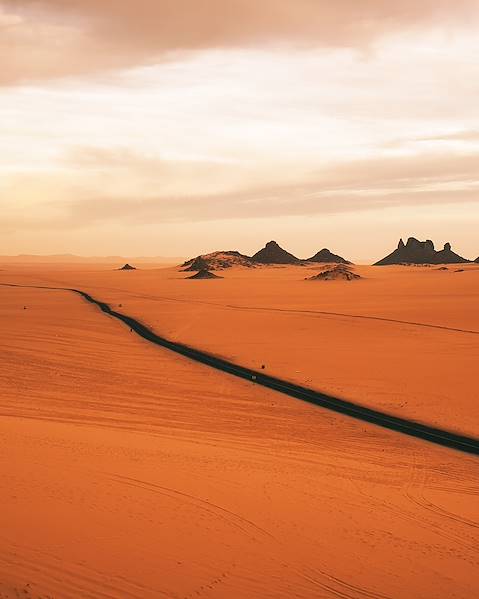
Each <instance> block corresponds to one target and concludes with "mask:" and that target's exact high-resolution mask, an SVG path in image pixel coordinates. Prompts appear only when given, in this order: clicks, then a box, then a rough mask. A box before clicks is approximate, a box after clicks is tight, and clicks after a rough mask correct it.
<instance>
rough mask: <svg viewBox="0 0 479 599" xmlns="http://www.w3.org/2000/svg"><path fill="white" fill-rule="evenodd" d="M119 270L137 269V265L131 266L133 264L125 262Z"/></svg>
mask: <svg viewBox="0 0 479 599" xmlns="http://www.w3.org/2000/svg"><path fill="white" fill-rule="evenodd" d="M118 270H136V267H135V266H131V264H124V265H123V266H122V267H121V268H119V269H118Z"/></svg>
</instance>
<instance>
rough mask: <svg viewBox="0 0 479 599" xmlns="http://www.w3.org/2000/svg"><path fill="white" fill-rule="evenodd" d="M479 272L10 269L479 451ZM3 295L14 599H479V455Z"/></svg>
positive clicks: (106, 321)
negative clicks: (327, 277)
mask: <svg viewBox="0 0 479 599" xmlns="http://www.w3.org/2000/svg"><path fill="white" fill-rule="evenodd" d="M119 266H121V264H118V265H117V267H119ZM461 268H463V269H464V270H463V272H455V271H454V269H451V268H450V269H449V270H447V271H440V270H438V269H436V268H420V267H382V268H380V267H378V268H374V267H354V270H355V272H357V273H358V274H361V276H362V279H361V280H357V281H318V282H311V281H305V280H304V278H305V277H308V276H312V275H314V274H315V273H317V272H319V269H320V267H318V266H315V267H300V266H287V267H274V268H273V267H260V268H257V269H242V268H233V269H228V270H225V271H220V272H219V273H218V274H221V276H223V277H224V278H223V279H221V280H204V281H202V280H199V281H198V280H197V281H195V280H187V279H186V277H187V276H189V274H191V273H183V272H180V271H179V270H178V269H177V268H162V269H146V268H142V269H139V270H136V271H129V272H125V271H118V270H113V269H112V268H111V267H109V266H104V267H100V266H98V265H83V266H82V265H75V266H71V267H68V266H67V265H61V266H52V265H45V266H43V267H42V266H38V265H35V266H17V265H6V266H2V272H0V282H3V283H15V284H20V285H35V284H38V285H47V286H53V287H61V286H68V287H76V288H79V289H83V290H85V291H88V292H90V293H92V295H94V296H95V297H96V298H97V299H101V300H104V301H107V302H109V303H111V304H112V305H114V306H115V307H116V308H115V309H117V310H119V311H124V312H125V313H127V314H130V315H133V316H135V317H137V318H138V319H140V320H142V321H143V322H145V323H147V324H149V325H150V326H151V327H152V328H153V329H154V330H155V331H157V332H158V333H160V334H162V335H165V336H166V337H168V338H171V339H174V340H179V341H182V342H185V343H189V344H191V345H194V346H196V347H200V348H202V349H206V350H208V351H211V352H213V353H215V354H218V355H221V356H225V357H228V358H229V359H231V360H234V361H236V362H238V363H241V364H244V365H247V366H250V367H253V368H260V365H261V364H264V365H265V369H266V371H267V372H270V373H272V374H276V375H279V376H281V377H283V378H288V379H290V380H293V381H298V382H301V384H305V385H308V386H311V387H313V388H317V389H321V390H324V391H327V392H331V393H334V394H336V395H338V396H341V397H345V398H347V399H351V400H354V401H357V402H359V403H364V404H365V405H371V406H374V407H380V408H381V409H383V410H388V411H390V412H391V413H397V414H400V415H401V416H403V417H408V418H415V419H417V420H421V421H423V422H427V423H430V424H435V425H438V426H441V427H443V428H448V429H450V430H456V431H461V432H464V433H467V434H470V435H475V436H478V435H479V429H478V422H479V420H478V415H479V408H478V402H477V391H476V387H475V382H474V381H475V368H476V367H477V363H478V358H479V314H478V312H477V305H478V304H477V302H478V299H479V298H478V295H479V268H478V267H477V265H465V266H461ZM0 298H1V301H0V322H1V326H2V336H1V341H0V343H1V345H2V347H1V359H0V397H1V400H0V446H1V450H0V460H1V472H2V474H3V476H2V478H1V479H0V480H1V483H0V484H1V494H2V510H1V511H0V597H4V598H5V597H7V598H9V599H10V598H11V597H17V596H24V597H27V598H35V599H38V598H39V597H41V598H42V599H46V597H53V598H54V599H63V598H66V599H70V598H77V597H85V598H88V597H90V598H97V597H98V598H105V597H111V598H121V599H123V598H130V597H131V598H146V599H148V598H156V597H172V598H183V597H193V598H194V597H205V598H206V597H211V598H214V597H219V598H224V597H228V598H230V597H231V598H234V599H236V598H238V599H239V598H241V599H243V598H252V597H261V598H262V597H271V598H276V597H284V598H286V597H288V598H289V597H301V598H308V599H309V598H313V597H315V598H316V597H319V598H322V597H324V598H328V597H343V598H344V597H347V598H365V597H368V598H373V597H374V598H379V597H381V598H390V599H401V598H404V599H410V598H411V597H415V598H418V599H421V598H422V599H432V598H434V599H436V598H439V599H442V598H444V599H446V598H449V597H457V598H461V599H462V598H463V599H470V598H471V597H475V596H477V595H478V594H479V580H478V577H477V568H478V566H479V509H478V494H479V461H478V459H477V458H475V457H473V456H468V455H466V454H462V453H460V452H456V451H453V450H449V449H446V448H440V447H437V446H434V445H432V444H429V443H426V442H423V441H420V440H416V439H412V438H409V437H406V436H404V435H401V434H398V433H394V432H390V431H386V430H383V429H381V428H379V427H375V426H372V425H368V424H364V423H361V422H358V421H355V420H352V419H350V418H347V417H343V416H339V415H337V414H334V413H331V412H328V411H326V410H323V409H319V408H316V407H314V406H310V405H308V404H305V403H303V402H300V401H295V400H293V399H291V398H289V397H285V396H282V395H280V394H277V393H274V392H272V391H269V390H266V389H264V388H260V387H258V386H256V385H255V384H254V383H248V382H245V381H241V380H238V379H234V378H232V377H230V376H228V375H226V374H222V373H220V372H217V371H214V370H212V369H209V368H207V367H205V366H201V365H199V364H196V363H194V362H191V361H188V360H187V359H184V358H181V357H179V356H177V355H175V354H172V353H170V352H168V351H166V350H163V349H160V348H158V347H154V346H152V345H150V344H149V343H147V342H146V341H144V340H141V339H140V338H139V337H137V336H136V335H135V334H134V333H131V332H130V331H129V329H128V328H127V327H125V326H123V325H121V324H120V323H119V322H117V321H115V320H113V319H111V318H110V317H107V316H105V315H103V314H102V313H101V312H100V311H99V310H98V309H97V308H95V307H94V306H92V305H90V304H88V303H86V302H85V301H83V300H82V299H81V298H79V297H78V296H75V295H73V294H71V293H69V292H66V291H55V290H40V289H27V288H7V287H0ZM119 304H121V307H118V306H119Z"/></svg>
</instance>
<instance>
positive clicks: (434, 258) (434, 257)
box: [375, 237, 469, 266]
mask: <svg viewBox="0 0 479 599" xmlns="http://www.w3.org/2000/svg"><path fill="white" fill-rule="evenodd" d="M463 262H469V260H466V259H465V258H462V256H459V255H458V254H456V253H455V252H453V251H452V249H451V244H450V243H446V244H445V245H444V249H443V250H441V251H439V252H436V250H435V249H434V244H433V242H432V241H431V240H430V239H428V240H427V241H418V240H417V239H415V238H414V237H410V238H409V239H408V240H407V243H406V244H404V242H403V240H402V239H400V240H399V244H398V247H397V249H396V250H394V252H392V253H391V254H389V255H388V256H386V257H385V258H383V259H382V260H379V262H376V264H375V266H385V265H389V264H458V263H463Z"/></svg>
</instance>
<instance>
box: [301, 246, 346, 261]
mask: <svg viewBox="0 0 479 599" xmlns="http://www.w3.org/2000/svg"><path fill="white" fill-rule="evenodd" d="M305 262H321V263H323V264H333V263H335V264H352V262H349V260H345V259H344V258H342V257H341V256H338V255H337V254H333V253H332V252H330V251H329V250H328V249H327V248H323V249H322V250H320V251H319V252H318V253H317V254H315V255H314V256H311V258H307V259H306V260H305Z"/></svg>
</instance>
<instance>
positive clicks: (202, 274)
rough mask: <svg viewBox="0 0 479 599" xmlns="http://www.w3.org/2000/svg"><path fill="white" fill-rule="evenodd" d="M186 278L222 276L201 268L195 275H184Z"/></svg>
mask: <svg viewBox="0 0 479 599" xmlns="http://www.w3.org/2000/svg"><path fill="white" fill-rule="evenodd" d="M186 278H187V279H222V278H223V277H219V276H218V275H215V273H214V272H210V271H209V270H206V269H202V270H200V271H199V272H197V273H196V274H195V275H191V277H186Z"/></svg>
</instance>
